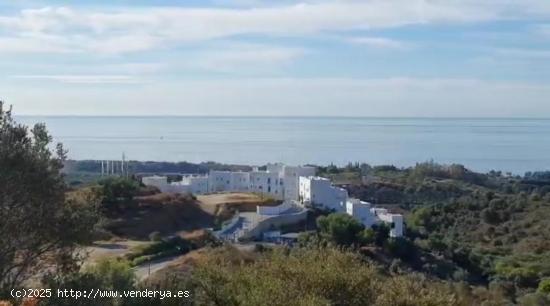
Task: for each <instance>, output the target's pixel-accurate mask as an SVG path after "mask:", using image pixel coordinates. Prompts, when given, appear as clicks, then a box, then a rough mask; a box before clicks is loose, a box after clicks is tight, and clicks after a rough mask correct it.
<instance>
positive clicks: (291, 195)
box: [142, 164, 403, 237]
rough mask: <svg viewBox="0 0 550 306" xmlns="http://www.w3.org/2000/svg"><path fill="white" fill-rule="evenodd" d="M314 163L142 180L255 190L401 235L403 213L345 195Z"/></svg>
mask: <svg viewBox="0 0 550 306" xmlns="http://www.w3.org/2000/svg"><path fill="white" fill-rule="evenodd" d="M313 174H315V168H314V167H292V166H285V165H282V164H269V165H267V167H266V171H259V170H258V169H257V168H256V169H254V170H253V171H251V172H242V171H238V172H237V171H210V174H209V175H208V176H197V175H183V178H182V180H181V181H180V182H173V183H168V179H167V177H166V176H149V177H144V178H143V179H142V182H143V184H145V185H148V186H155V187H157V188H159V189H160V191H162V192H174V193H181V192H191V193H194V194H205V193H212V192H257V193H262V194H266V195H269V196H271V197H273V198H275V199H277V200H285V202H292V201H298V202H299V203H301V204H302V205H311V206H313V207H318V208H323V209H329V210H333V211H336V212H345V213H347V214H349V215H350V216H352V217H354V218H356V219H357V220H358V221H359V222H361V223H362V224H363V225H365V227H372V226H373V225H375V224H380V223H386V224H389V226H390V236H391V237H401V236H403V216H402V215H400V214H392V213H388V210H387V209H384V208H373V207H371V204H370V203H368V202H363V201H360V200H358V199H351V198H348V192H347V191H346V190H345V189H343V188H340V187H336V186H334V185H332V183H331V181H330V180H329V179H327V178H323V177H317V176H313Z"/></svg>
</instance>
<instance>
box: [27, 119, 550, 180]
mask: <svg viewBox="0 0 550 306" xmlns="http://www.w3.org/2000/svg"><path fill="white" fill-rule="evenodd" d="M17 120H18V121H19V122H21V123H24V124H29V125H30V124H33V123H36V122H44V123H46V125H47V127H48V129H49V131H50V132H51V134H52V135H53V137H54V139H55V140H56V141H59V142H62V143H63V144H64V145H65V147H66V149H68V150H69V157H70V158H71V159H79V160H80V159H120V158H121V155H122V153H123V152H124V153H125V154H126V156H127V158H128V159H132V160H142V161H145V160H152V161H189V162H202V161H217V162H222V163H235V164H249V165H261V164H265V163H268V162H284V163H287V164H306V163H307V164H319V165H326V164H330V163H334V164H337V165H344V164H346V163H348V162H366V163H369V164H372V165H380V164H393V165H396V166H411V165H414V164H415V163H417V162H422V161H427V160H434V161H436V162H440V163H461V164H464V165H465V166H467V167H469V168H471V169H474V170H477V171H483V172H485V171H489V170H492V169H495V170H501V171H504V172H508V171H509V172H512V173H515V174H523V173H524V172H526V171H534V170H550V119H477V118H476V119H444V118H440V119H433V118H317V117H315V118H312V117H306V118H301V117H300V118H299V117H282V118H281V117H277V118H274V117H35V116H32V117H31V116H25V117H18V118H17Z"/></svg>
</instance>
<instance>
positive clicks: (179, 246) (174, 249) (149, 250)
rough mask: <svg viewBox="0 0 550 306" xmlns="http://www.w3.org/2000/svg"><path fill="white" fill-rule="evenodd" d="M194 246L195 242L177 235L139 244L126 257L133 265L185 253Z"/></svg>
mask: <svg viewBox="0 0 550 306" xmlns="http://www.w3.org/2000/svg"><path fill="white" fill-rule="evenodd" d="M194 248H195V245H194V244H192V243H190V242H189V241H187V240H185V239H183V238H181V237H178V236H175V237H171V238H169V239H165V240H160V241H155V242H153V243H150V244H147V245H144V246H138V247H136V248H135V249H133V250H132V251H131V252H130V253H128V254H126V256H125V257H126V259H128V260H130V261H131V263H132V265H133V266H138V265H141V264H143V263H145V262H148V261H152V260H156V259H160V258H164V257H168V256H174V255H181V254H185V253H187V252H189V251H190V250H192V249H194Z"/></svg>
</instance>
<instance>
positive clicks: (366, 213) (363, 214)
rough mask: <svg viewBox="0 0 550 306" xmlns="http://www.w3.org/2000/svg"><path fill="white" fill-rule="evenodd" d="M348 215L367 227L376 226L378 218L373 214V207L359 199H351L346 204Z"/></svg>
mask: <svg viewBox="0 0 550 306" xmlns="http://www.w3.org/2000/svg"><path fill="white" fill-rule="evenodd" d="M346 213H347V214H348V215H350V216H352V217H354V218H355V219H356V220H357V221H359V222H361V223H362V224H363V225H364V226H365V227H371V226H373V225H374V224H376V218H375V216H374V214H373V213H372V212H371V205H370V203H368V202H363V201H360V200H358V199H349V200H348V201H347V202H346Z"/></svg>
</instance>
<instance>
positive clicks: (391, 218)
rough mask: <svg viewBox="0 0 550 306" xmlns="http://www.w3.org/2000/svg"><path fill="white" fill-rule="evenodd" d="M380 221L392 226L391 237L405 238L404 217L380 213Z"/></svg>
mask: <svg viewBox="0 0 550 306" xmlns="http://www.w3.org/2000/svg"><path fill="white" fill-rule="evenodd" d="M377 217H378V219H380V221H382V222H384V223H387V224H388V225H389V226H390V237H401V236H403V216H402V215H399V214H389V213H380V214H378V216H377Z"/></svg>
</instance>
